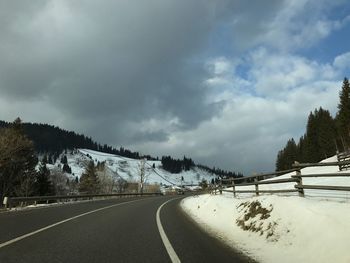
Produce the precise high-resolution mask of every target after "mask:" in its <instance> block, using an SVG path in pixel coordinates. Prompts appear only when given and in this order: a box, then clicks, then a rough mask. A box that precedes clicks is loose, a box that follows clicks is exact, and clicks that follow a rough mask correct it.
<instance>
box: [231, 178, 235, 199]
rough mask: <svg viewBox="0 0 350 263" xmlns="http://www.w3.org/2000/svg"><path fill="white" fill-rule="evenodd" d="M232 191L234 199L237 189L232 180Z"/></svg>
mask: <svg viewBox="0 0 350 263" xmlns="http://www.w3.org/2000/svg"><path fill="white" fill-rule="evenodd" d="M232 191H233V197H236V187H235V181H234V180H233V179H232Z"/></svg>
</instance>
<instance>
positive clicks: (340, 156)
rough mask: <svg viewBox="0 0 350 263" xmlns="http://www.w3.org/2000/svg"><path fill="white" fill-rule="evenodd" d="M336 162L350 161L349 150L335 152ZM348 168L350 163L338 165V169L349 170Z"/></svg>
mask: <svg viewBox="0 0 350 263" xmlns="http://www.w3.org/2000/svg"><path fill="white" fill-rule="evenodd" d="M337 159H338V162H341V163H344V162H346V161H350V152H343V153H338V154H337ZM349 169H350V163H345V164H342V165H339V171H344V170H349Z"/></svg>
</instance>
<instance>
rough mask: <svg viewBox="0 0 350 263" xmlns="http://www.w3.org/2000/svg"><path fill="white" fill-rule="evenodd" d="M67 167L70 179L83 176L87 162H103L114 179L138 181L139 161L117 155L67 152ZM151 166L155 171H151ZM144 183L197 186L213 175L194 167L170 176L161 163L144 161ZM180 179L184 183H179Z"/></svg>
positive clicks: (93, 152)
mask: <svg viewBox="0 0 350 263" xmlns="http://www.w3.org/2000/svg"><path fill="white" fill-rule="evenodd" d="M66 156H67V161H68V165H69V166H70V167H71V169H72V175H71V176H72V177H75V176H77V177H78V178H80V176H81V175H82V174H83V172H84V170H85V167H86V164H87V163H88V162H89V161H91V160H92V161H94V163H95V164H97V162H105V167H107V169H108V170H109V172H110V173H114V174H115V175H116V177H120V178H122V179H124V180H126V181H128V182H139V181H140V175H139V171H140V160H137V159H131V158H126V157H123V156H119V155H114V154H108V153H103V152H98V151H93V150H89V149H77V150H75V151H73V152H67V154H66ZM59 162H60V161H59V160H58V161H57V163H56V164H54V165H48V168H49V169H53V167H55V166H56V167H57V166H58V165H60V163H59ZM153 164H154V165H155V169H153ZM145 167H146V183H148V184H162V185H181V184H183V185H198V183H199V182H201V181H202V180H203V179H205V180H207V181H208V182H209V181H211V179H212V178H213V174H211V173H208V172H206V171H204V170H202V169H200V168H198V167H194V168H193V169H191V170H190V171H183V172H181V173H179V174H171V173H169V172H167V171H165V170H163V169H162V167H161V161H146V163H145ZM181 178H184V181H182V182H181Z"/></svg>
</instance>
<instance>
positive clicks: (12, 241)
mask: <svg viewBox="0 0 350 263" xmlns="http://www.w3.org/2000/svg"><path fill="white" fill-rule="evenodd" d="M140 200H143V199H138V200H133V201H128V202H123V203H118V204H114V205H110V206H106V207H102V208H98V209H96V210H92V211H89V212H86V213H83V214H80V215H77V216H73V217H71V218H67V219H65V220H62V221H59V222H57V223H54V224H52V225H49V226H46V227H43V228H40V229H38V230H35V231H33V232H30V233H28V234H25V235H22V236H19V237H16V238H14V239H11V240H9V241H6V242H4V243H1V244H0V248H3V247H6V246H8V245H10V244H13V243H15V242H17V241H20V240H22V239H25V238H27V237H30V236H33V235H35V234H38V233H40V232H43V231H45V230H47V229H50V228H52V227H55V226H58V225H61V224H63V223H66V222H68V221H71V220H74V219H77V218H79V217H82V216H86V215H89V214H92V213H96V212H99V211H102V210H105V209H109V208H112V207H115V206H119V205H124V204H130V203H133V202H137V201H140Z"/></svg>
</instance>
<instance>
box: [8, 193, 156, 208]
mask: <svg viewBox="0 0 350 263" xmlns="http://www.w3.org/2000/svg"><path fill="white" fill-rule="evenodd" d="M156 195H162V193H159V192H157V193H119V194H92V195H88V194H86V195H58V196H28V197H5V198H4V201H3V205H4V206H5V208H11V207H14V206H16V205H19V204H20V205H21V206H22V205H23V204H27V203H34V204H37V203H38V202H46V203H49V202H50V201H55V202H58V201H64V202H68V201H78V200H92V199H99V198H108V197H131V196H156Z"/></svg>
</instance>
